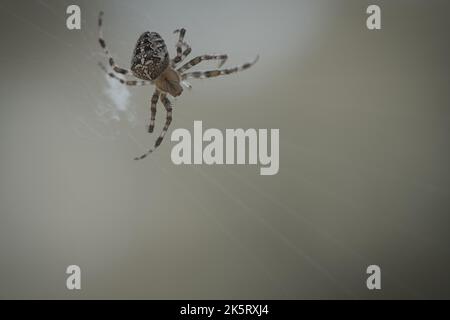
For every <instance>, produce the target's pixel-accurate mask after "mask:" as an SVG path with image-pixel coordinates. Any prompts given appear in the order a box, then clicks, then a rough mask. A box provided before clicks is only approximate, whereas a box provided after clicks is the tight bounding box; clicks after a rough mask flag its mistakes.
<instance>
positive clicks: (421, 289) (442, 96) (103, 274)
mask: <svg viewBox="0 0 450 320" xmlns="http://www.w3.org/2000/svg"><path fill="white" fill-rule="evenodd" d="M69 4H78V5H79V6H80V7H81V10H82V11H81V15H82V29H81V30H80V31H77V30H75V31H69V30H67V28H66V17H67V15H66V8H67V6H68V5H69ZM369 4H378V5H379V6H380V7H381V9H382V30H379V31H369V30H367V28H366V24H365V21H366V18H367V14H366V8H367V6H368V5H369ZM100 10H103V11H105V17H104V36H105V39H106V41H107V44H108V46H109V47H110V49H111V51H112V53H113V56H114V57H115V58H116V59H117V62H118V63H119V64H120V65H123V66H125V67H128V66H129V63H130V59H131V53H132V50H133V47H134V45H135V42H136V40H137V38H138V36H139V35H140V34H141V33H142V32H143V31H146V30H151V31H157V32H159V33H160V34H161V35H162V36H163V37H164V39H165V41H166V44H167V45H168V47H169V48H170V50H171V51H170V52H171V54H172V55H173V54H174V52H175V50H174V43H175V41H176V39H177V36H176V35H174V34H173V33H172V32H173V30H175V29H177V28H180V27H185V28H186V29H187V35H186V41H187V42H188V43H189V44H190V45H191V46H192V48H193V52H192V55H191V57H194V56H196V55H199V54H204V53H227V54H229V56H230V59H229V61H228V62H227V64H226V66H227V65H229V66H231V65H235V64H240V63H243V62H246V61H249V60H251V59H253V58H254V57H255V55H256V54H259V55H260V61H259V62H258V63H257V64H256V65H255V66H254V67H253V68H251V69H249V70H247V71H245V72H242V73H240V74H236V75H230V76H228V77H221V78H215V79H209V80H193V81H192V85H193V90H192V91H190V92H189V91H186V92H184V93H183V95H182V96H180V97H179V98H177V99H176V100H175V101H174V121H173V123H172V126H171V130H173V129H174V128H187V129H190V130H192V127H193V121H194V120H202V121H203V125H204V127H205V128H207V127H210V128H218V129H223V130H224V129H226V128H279V129H280V171H279V173H278V174H277V175H274V176H260V175H259V169H258V167H257V166H237V165H234V166H207V165H201V166H175V165H174V164H172V162H171V160H170V152H171V148H172V147H173V145H174V143H172V142H171V141H170V135H168V136H167V137H166V139H165V141H164V142H163V144H162V146H161V147H160V148H159V149H158V151H157V152H156V153H154V154H152V155H151V157H149V158H147V159H145V160H143V161H141V162H135V161H133V160H132V159H133V157H135V156H137V155H140V154H141V153H143V152H144V151H146V149H147V148H148V147H149V146H151V145H152V144H153V143H154V141H155V139H156V135H157V134H158V133H159V130H160V129H161V128H162V125H163V122H164V116H165V114H164V112H163V108H162V107H161V106H159V109H158V114H157V128H156V133H155V134H153V135H149V134H148V133H147V131H146V125H147V121H148V118H149V104H150V97H151V94H152V92H153V88H151V87H140V88H124V87H121V86H119V85H118V84H117V83H116V82H114V81H111V79H109V78H107V77H106V76H105V74H104V73H103V72H102V70H101V69H100V68H99V67H98V66H97V62H98V61H103V62H106V60H105V57H104V56H103V54H102V52H101V49H100V47H99V45H98V42H97V15H98V12H99V11H100ZM449 10H450V3H449V2H448V1H436V0H434V1H406V0H403V1H352V0H343V1H332V0H329V1H323V0H322V1H316V0H315V1H313V0H310V1H294V0H292V1H288V0H285V1H259V0H258V1H256V0H254V1H206V0H205V1H167V0H164V1H151V0H145V1H144V0H142V1H137V0H136V1H134V0H133V1H131V0H130V1H118V0H116V1H87V0H86V1H50V0H36V1H17V0H14V1H12V0H2V1H1V2H0V39H1V48H2V50H1V51H0V64H1V70H2V80H0V297H1V298H11V299H17V298H43V299H47V298H63V299H70V298H85V299H91V298H138V299H141V298H148V299H173V298H176V299H183V298H184V299H200V298H201V299H241V298H245V299H264V298H271V299H300V298H311V299H315V298H450V282H449V278H448V275H447V273H448V270H449V268H450V249H449V246H448V244H449V241H450V235H449V231H448V226H449V225H450V221H449V220H450V219H449V213H450V172H449V163H450V157H449V150H448V146H449V144H448V138H449V136H450V132H449V131H450V126H449V124H450V122H449V120H450V117H449V116H450V104H449V103H450V96H449V90H448V85H449V83H450V81H449V80H450V79H449V77H450V72H449V71H450V70H449V69H450V68H449V58H448V57H449V56H450V52H449V51H450V50H449V45H448V30H450V21H449V19H448V12H449ZM215 67H216V64H215V63H205V64H204V65H201V66H198V68H196V69H197V70H202V69H203V70H206V69H211V68H215ZM169 134H170V133H169ZM71 264H76V265H79V266H80V267H81V271H82V284H81V285H82V290H81V291H69V290H67V289H66V286H65V284H66V277H67V275H66V274H65V270H66V267H67V266H68V265H71ZM371 264H377V265H379V266H380V267H381V270H382V290H380V291H369V290H368V289H367V288H366V278H367V275H366V273H365V271H366V268H367V266H368V265H371Z"/></svg>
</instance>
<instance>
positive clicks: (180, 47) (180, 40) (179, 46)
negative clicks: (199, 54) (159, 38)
mask: <svg viewBox="0 0 450 320" xmlns="http://www.w3.org/2000/svg"><path fill="white" fill-rule="evenodd" d="M174 33H179V34H180V37H179V38H178V42H177V43H176V45H175V47H176V48H177V55H176V56H175V58H173V59H172V66H173V67H175V65H176V64H178V63H180V62H181V61H183V60H184V59H185V58H186V57H187V56H188V55H189V54H190V53H191V51H192V49H191V47H190V46H189V45H188V44H187V43H186V42H184V36H185V34H186V29H184V28H181V29H177V30H175V31H174ZM183 46H184V47H185V50H184V51H183Z"/></svg>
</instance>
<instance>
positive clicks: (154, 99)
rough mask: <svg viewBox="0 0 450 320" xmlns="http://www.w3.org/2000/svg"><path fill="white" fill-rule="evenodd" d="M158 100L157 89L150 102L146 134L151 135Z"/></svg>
mask: <svg viewBox="0 0 450 320" xmlns="http://www.w3.org/2000/svg"><path fill="white" fill-rule="evenodd" d="M158 100H159V91H158V89H156V90H155V92H154V93H153V96H152V100H151V107H150V113H151V115H150V125H149V126H148V132H150V133H152V132H153V129H154V128H155V118H156V104H157V103H158Z"/></svg>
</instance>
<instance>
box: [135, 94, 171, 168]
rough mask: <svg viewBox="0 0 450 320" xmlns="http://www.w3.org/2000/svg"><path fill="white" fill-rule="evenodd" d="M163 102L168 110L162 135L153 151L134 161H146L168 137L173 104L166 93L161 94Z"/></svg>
mask: <svg viewBox="0 0 450 320" xmlns="http://www.w3.org/2000/svg"><path fill="white" fill-rule="evenodd" d="M161 102H162V103H163V105H164V108H165V109H166V123H165V125H164V128H163V129H162V131H161V134H160V135H159V137H158V139H156V142H155V145H154V147H153V148H152V149H150V150H148V151H147V152H146V153H144V154H143V155H142V156H140V157H136V158H134V160H141V159H144V158H145V157H147V156H148V155H149V154H150V153H152V152H153V151H155V149H156V148H158V147H159V145H160V144H161V142H162V141H163V139H164V136H165V135H166V133H167V130H168V129H169V126H170V123H171V122H172V103H171V102H170V100H169V99H168V98H167V95H166V94H165V93H163V94H161Z"/></svg>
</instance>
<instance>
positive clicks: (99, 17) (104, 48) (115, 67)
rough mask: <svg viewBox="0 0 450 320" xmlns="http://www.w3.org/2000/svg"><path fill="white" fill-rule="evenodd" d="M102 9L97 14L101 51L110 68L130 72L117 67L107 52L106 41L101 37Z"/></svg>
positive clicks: (119, 71)
mask: <svg viewBox="0 0 450 320" xmlns="http://www.w3.org/2000/svg"><path fill="white" fill-rule="evenodd" d="M102 25H103V11H100V14H99V16H98V42H99V43H100V46H101V47H102V49H103V51H104V52H105V54H106V56H107V57H108V62H109V65H110V66H111V68H113V70H114V71H115V72H117V73H120V74H123V75H126V74H131V73H132V72H131V70H128V69H124V68H121V67H119V66H118V65H117V64H116V63H115V62H114V59H113V57H112V56H111V54H110V53H109V50H108V47H107V46H106V42H105V40H104V39H103V28H102Z"/></svg>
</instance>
